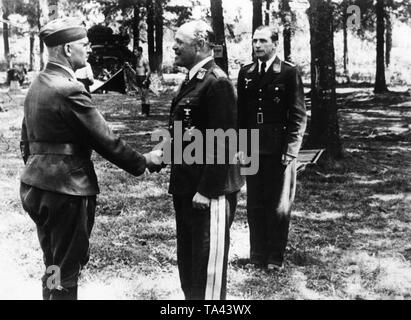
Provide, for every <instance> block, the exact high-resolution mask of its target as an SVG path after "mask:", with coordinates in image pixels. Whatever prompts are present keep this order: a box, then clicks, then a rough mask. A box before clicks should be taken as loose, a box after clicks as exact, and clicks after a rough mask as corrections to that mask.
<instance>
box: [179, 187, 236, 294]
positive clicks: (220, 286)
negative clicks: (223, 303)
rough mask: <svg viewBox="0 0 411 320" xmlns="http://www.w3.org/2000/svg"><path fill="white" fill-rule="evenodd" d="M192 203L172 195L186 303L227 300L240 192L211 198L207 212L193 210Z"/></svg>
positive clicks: (185, 198)
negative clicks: (230, 253) (232, 229)
mask: <svg viewBox="0 0 411 320" xmlns="http://www.w3.org/2000/svg"><path fill="white" fill-rule="evenodd" d="M192 200H193V197H192V196H180V195H174V196H173V202H174V209H175V211H176V225H177V261H178V270H179V273H180V281H181V287H182V289H183V292H184V295H185V298H186V299H187V300H204V299H206V300H224V299H225V297H226V286H227V261H228V249H229V246H230V226H231V223H232V222H233V219H234V213H235V209H236V205H237V193H232V194H229V195H226V196H220V197H219V198H218V199H212V200H211V204H210V208H209V209H206V210H199V209H194V208H193V205H192Z"/></svg>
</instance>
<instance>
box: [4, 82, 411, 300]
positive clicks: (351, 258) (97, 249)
mask: <svg viewBox="0 0 411 320" xmlns="http://www.w3.org/2000/svg"><path fill="white" fill-rule="evenodd" d="M338 97H339V99H338V103H339V116H340V127H341V137H342V140H343V144H344V147H345V157H344V159H343V160H341V161H339V162H320V163H319V165H318V166H315V167H308V168H307V169H306V170H305V171H304V172H303V173H302V174H300V175H299V183H298V189H297V196H296V201H295V205H294V211H293V216H292V222H291V229H290V236H289V243H288V247H287V253H286V265H285V270H284V271H283V272H282V273H269V272H264V271H256V270H250V269H247V268H246V267H245V261H246V259H247V258H248V250H249V246H248V236H249V235H248V226H247V219H246V210H245V199H246V191H245V190H242V192H241V196H240V199H239V204H238V210H237V213H236V219H235V221H234V224H233V226H232V229H231V248H230V257H229V270H228V299H256V300H272V299H344V300H346V299H410V298H411V264H410V260H411V245H410V244H409V239H410V238H411V227H410V226H411V224H410V222H411V210H410V209H411V184H410V181H411V170H410V163H411V152H410V150H411V134H410V129H411V128H410V126H409V123H411V98H410V97H408V96H405V95H401V94H387V95H378V96H374V95H373V94H372V92H371V89H367V88H357V89H350V88H345V89H344V90H339V94H338ZM19 99H20V100H19ZM93 99H94V101H95V104H96V105H97V106H98V108H99V109H100V110H101V112H102V113H103V114H104V115H105V117H106V119H107V120H108V121H109V122H110V125H111V126H112V128H113V130H114V131H115V132H117V133H119V134H121V135H122V136H124V137H125V139H126V140H127V141H128V142H129V143H130V144H131V145H133V146H134V147H135V148H136V149H137V150H139V151H141V152H145V151H148V150H150V149H151V148H152V146H154V144H155V143H154V142H152V141H150V132H152V131H153V130H155V129H156V128H161V127H165V126H166V124H167V117H168V108H169V101H170V99H171V93H166V94H164V95H162V96H161V97H153V107H152V112H153V116H152V117H150V118H149V119H146V118H141V117H137V118H136V119H133V118H132V116H131V114H132V113H131V111H132V108H135V107H136V105H137V104H136V97H134V96H124V95H120V94H115V93H110V94H107V95H95V96H94V97H93ZM13 101H14V102H13ZM13 101H4V102H3V108H5V109H6V110H7V111H6V112H0V137H1V138H0V151H1V161H0V203H1V209H0V219H1V221H2V223H1V224H0V257H1V258H0V269H1V270H2V272H1V273H0V283H2V287H1V288H0V299H40V283H39V280H38V279H39V278H40V276H41V273H42V271H43V266H42V257H41V251H40V249H39V245H38V240H37V237H36V231H35V227H34V224H33V222H32V221H31V220H30V219H29V217H28V216H27V214H26V213H25V212H24V211H23V209H22V208H21V204H20V199H19V195H18V188H19V176H20V172H21V170H22V168H23V163H22V161H21V160H20V156H19V148H18V141H19V134H20V122H21V118H22V107H21V105H20V102H21V96H16V97H14V100H13ZM7 103H8V105H6V104H7ZM13 103H14V104H13ZM138 105H140V104H138ZM93 158H94V160H95V167H96V170H97V175H98V177H99V182H100V188H101V191H102V192H101V194H100V195H99V197H98V206H97V212H96V222H95V226H94V230H93V233H92V237H91V260H90V262H89V264H88V265H87V267H86V268H85V270H84V272H83V273H82V277H81V279H80V292H79V298H80V299H141V300H157V299H159V300H163V299H183V295H182V292H181V289H180V285H179V277H178V271H177V261H176V237H175V221H174V211H173V207H172V201H171V197H170V196H169V195H168V194H167V186H168V175H169V169H168V168H167V169H165V170H163V171H162V172H161V173H159V174H153V175H143V176H141V177H137V178H136V177H132V176H130V175H128V174H127V173H125V172H123V171H121V170H119V169H118V168H116V167H115V166H114V165H112V164H110V163H108V162H107V161H105V160H104V159H102V158H101V157H100V156H99V155H96V154H94V155H93ZM3 284H4V285H3Z"/></svg>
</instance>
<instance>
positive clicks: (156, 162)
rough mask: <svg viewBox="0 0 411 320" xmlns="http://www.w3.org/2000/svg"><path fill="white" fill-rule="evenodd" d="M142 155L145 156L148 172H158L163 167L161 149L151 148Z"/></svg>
mask: <svg viewBox="0 0 411 320" xmlns="http://www.w3.org/2000/svg"><path fill="white" fill-rule="evenodd" d="M144 157H145V158H146V166H147V169H148V171H150V173H153V172H160V170H161V169H162V168H163V164H162V160H163V159H162V157H163V151H161V150H153V151H150V152H148V153H145V154H144Z"/></svg>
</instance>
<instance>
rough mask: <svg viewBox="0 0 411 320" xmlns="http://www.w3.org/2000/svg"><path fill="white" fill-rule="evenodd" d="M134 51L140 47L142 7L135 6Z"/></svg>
mask: <svg viewBox="0 0 411 320" xmlns="http://www.w3.org/2000/svg"><path fill="white" fill-rule="evenodd" d="M133 13H134V16H133V50H136V49H137V48H138V47H139V46H140V6H139V5H137V4H136V5H134V10H133Z"/></svg>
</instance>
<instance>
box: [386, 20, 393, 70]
mask: <svg viewBox="0 0 411 320" xmlns="http://www.w3.org/2000/svg"><path fill="white" fill-rule="evenodd" d="M385 21H386V23H387V30H386V33H385V39H386V43H385V66H386V67H389V66H390V63H391V49H392V20H391V14H390V13H389V12H387V16H386V20H385Z"/></svg>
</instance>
